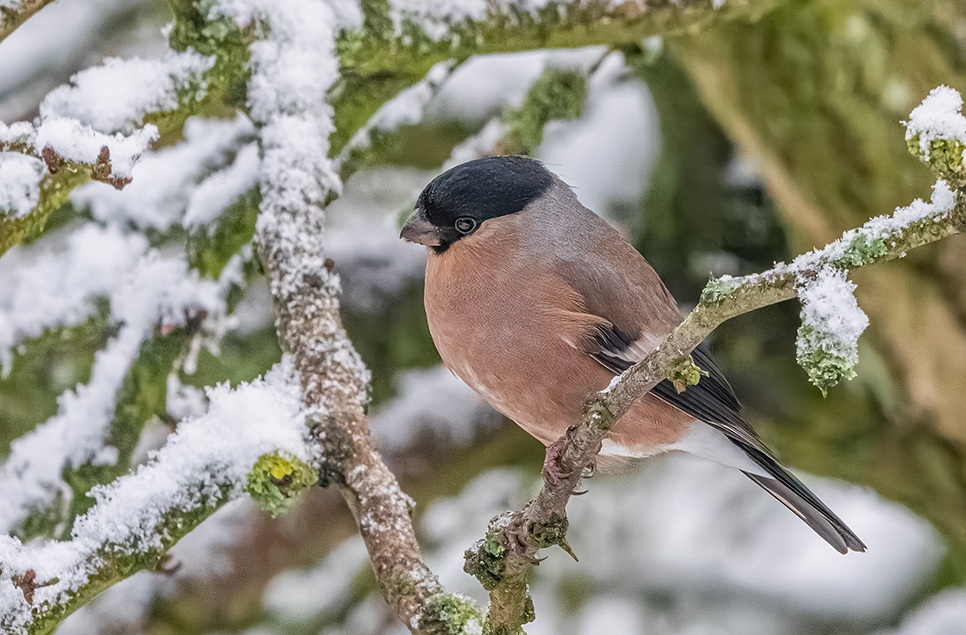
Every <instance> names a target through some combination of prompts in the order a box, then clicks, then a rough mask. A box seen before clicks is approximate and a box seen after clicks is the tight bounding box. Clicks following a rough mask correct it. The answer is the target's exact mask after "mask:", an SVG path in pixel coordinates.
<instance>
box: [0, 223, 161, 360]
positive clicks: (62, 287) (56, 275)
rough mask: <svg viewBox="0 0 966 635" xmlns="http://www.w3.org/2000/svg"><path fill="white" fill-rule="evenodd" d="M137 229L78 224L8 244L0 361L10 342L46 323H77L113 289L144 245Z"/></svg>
mask: <svg viewBox="0 0 966 635" xmlns="http://www.w3.org/2000/svg"><path fill="white" fill-rule="evenodd" d="M147 247H148V243H147V240H146V239H145V238H144V237H143V236H140V235H136V234H130V235H126V234H124V233H122V232H121V231H120V230H119V229H117V228H114V227H107V228H102V227H97V226H96V225H83V226H81V227H80V228H76V229H68V230H65V231H61V232H57V233H56V234H53V235H49V236H46V237H45V238H44V240H43V241H40V242H38V243H34V244H33V245H28V246H18V247H14V248H12V249H11V250H10V251H9V252H7V254H6V255H4V257H3V258H2V259H0V366H2V367H3V370H4V372H10V369H11V364H12V361H13V351H12V349H13V347H15V346H16V345H17V344H19V343H20V342H21V341H23V340H24V339H27V338H32V337H39V336H40V335H41V334H42V333H43V332H44V331H45V330H47V329H55V328H59V327H62V326H77V325H79V324H82V323H83V322H84V321H86V320H87V318H88V317H90V316H91V315H92V314H93V313H94V311H95V309H96V306H95V300H96V299H97V298H99V297H106V296H108V295H110V293H111V292H112V291H114V290H115V289H118V288H119V287H120V286H121V284H122V282H123V281H124V279H125V277H126V276H127V275H128V274H129V272H130V271H131V270H132V269H133V268H134V266H135V264H136V263H137V262H138V260H139V259H140V258H141V256H142V255H143V254H144V252H145V251H146V250H147Z"/></svg>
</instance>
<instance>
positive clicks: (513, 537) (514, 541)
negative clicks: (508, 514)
mask: <svg viewBox="0 0 966 635" xmlns="http://www.w3.org/2000/svg"><path fill="white" fill-rule="evenodd" d="M530 543H531V540H530V535H529V532H528V531H527V518H526V514H514V515H513V517H512V518H511V519H510V522H508V523H507V525H506V527H504V528H503V544H504V546H505V547H506V548H507V549H508V550H509V551H510V552H511V553H513V554H514V555H515V556H518V557H521V558H524V559H526V560H527V561H529V562H530V564H533V565H536V564H540V561H541V560H543V558H535V557H534V556H532V555H531V554H530V553H528V552H529V551H530V549H531V545H530Z"/></svg>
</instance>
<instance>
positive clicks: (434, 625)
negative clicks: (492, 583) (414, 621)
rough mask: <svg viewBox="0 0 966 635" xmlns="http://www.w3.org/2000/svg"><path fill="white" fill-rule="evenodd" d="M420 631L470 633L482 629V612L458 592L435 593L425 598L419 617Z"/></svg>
mask: <svg viewBox="0 0 966 635" xmlns="http://www.w3.org/2000/svg"><path fill="white" fill-rule="evenodd" d="M419 629H420V632H421V633H427V634H428V635H470V634H472V633H481V632H482V630H483V613H482V612H481V611H480V608H479V606H477V605H476V602H474V601H473V600H472V599H470V598H468V597H466V596H464V595H460V594H459V593H437V594H436V595H433V596H431V597H430V598H429V599H428V600H426V606H425V608H424V609H423V614H422V616H420V619H419Z"/></svg>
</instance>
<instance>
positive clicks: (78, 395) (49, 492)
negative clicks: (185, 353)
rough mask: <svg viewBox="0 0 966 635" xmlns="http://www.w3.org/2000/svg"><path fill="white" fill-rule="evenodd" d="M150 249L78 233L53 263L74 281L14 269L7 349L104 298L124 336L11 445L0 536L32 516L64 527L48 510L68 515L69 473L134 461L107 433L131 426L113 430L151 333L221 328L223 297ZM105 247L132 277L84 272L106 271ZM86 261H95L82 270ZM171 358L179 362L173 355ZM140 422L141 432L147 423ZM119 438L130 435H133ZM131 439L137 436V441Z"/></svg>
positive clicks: (3, 477) (179, 262) (39, 269)
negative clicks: (46, 291)
mask: <svg viewBox="0 0 966 635" xmlns="http://www.w3.org/2000/svg"><path fill="white" fill-rule="evenodd" d="M138 238H139V237H138ZM146 247H147V245H146V241H144V240H143V238H141V239H140V240H138V239H137V238H127V237H124V236H122V235H120V234H119V233H118V232H117V231H116V230H111V229H107V230H99V229H97V228H93V227H90V228H83V229H81V230H79V232H78V235H77V236H73V237H72V240H70V241H69V250H68V252H67V253H66V254H62V255H60V257H61V260H60V261H59V262H58V263H56V264H61V265H65V266H66V267H78V268H77V269H76V270H75V272H76V274H77V277H73V276H72V275H71V274H69V273H67V272H63V271H57V270H56V269H55V268H53V267H52V266H51V265H52V264H55V263H53V262H52V261H51V260H50V259H47V258H44V259H42V260H41V261H40V262H39V263H38V264H37V265H36V266H34V267H24V268H20V269H17V270H15V275H16V276H17V277H18V278H19V279H18V280H14V281H13V282H14V287H13V288H14V289H15V290H20V291H21V292H22V293H21V294H19V295H16V296H14V297H13V298H12V300H13V302H12V303H11V306H10V307H9V317H10V318H11V319H10V321H9V322H7V321H6V320H5V324H12V325H13V326H15V327H16V326H17V325H18V324H22V325H23V326H22V327H21V328H19V330H16V331H15V332H13V333H10V334H9V335H10V337H11V339H12V340H13V341H16V338H17V337H18V336H21V337H22V336H23V335H25V334H27V333H31V332H32V331H31V330H32V329H36V328H43V326H45V325H54V324H71V323H76V322H78V321H83V320H84V319H86V315H85V313H86V311H87V310H88V309H89V307H90V306H91V305H92V304H93V300H94V299H95V298H97V297H98V296H100V295H101V293H103V292H104V291H107V292H108V293H107V297H108V298H109V301H110V306H111V319H112V321H113V322H114V323H116V324H119V325H120V328H119V330H118V333H117V335H116V336H115V337H114V338H112V339H111V341H110V342H108V345H107V347H106V348H105V349H104V350H103V351H100V352H99V353H98V354H97V356H96V358H95V361H94V366H93V368H92V369H91V379H90V381H89V382H88V383H87V384H85V385H81V386H78V387H77V388H76V389H75V390H73V391H68V392H66V393H64V394H63V395H61V397H60V398H59V400H58V404H59V409H58V413H57V415H56V416H54V417H52V418H51V419H49V420H48V421H46V422H45V423H43V424H41V425H39V426H37V428H35V429H34V430H32V431H31V432H30V433H28V434H27V435H25V436H23V437H22V438H20V439H17V440H16V441H14V442H13V443H12V444H11V447H10V454H9V455H8V456H7V458H6V461H5V462H4V463H3V465H2V466H0V492H2V494H0V502H2V504H0V528H2V530H3V532H4V533H8V532H12V531H15V530H17V529H18V528H19V527H20V526H21V524H22V523H23V522H24V520H25V519H27V518H28V517H29V516H32V515H38V516H47V515H50V516H52V518H53V519H54V522H53V523H49V524H56V522H57V521H60V520H69V518H66V519H65V518H61V517H62V516H64V514H57V513H52V512H51V511H50V509H49V508H50V506H51V505H52V504H54V502H55V501H58V500H59V501H60V503H61V504H66V505H67V506H68V507H69V506H70V504H71V502H72V501H71V498H72V497H71V493H70V487H69V486H68V484H67V483H66V482H65V480H64V477H65V474H68V473H69V472H71V471H76V470H79V469H81V468H83V467H84V466H101V465H108V466H113V465H115V464H117V463H118V462H119V460H121V459H122V456H123V454H125V453H127V452H130V450H131V449H132V448H131V447H126V448H119V447H117V444H118V441H117V440H114V444H112V443H111V441H112V437H114V436H117V435H114V434H112V425H113V424H115V423H116V424H117V425H130V424H131V422H128V421H118V419H119V418H120V417H118V416H117V415H116V414H115V412H116V411H120V410H122V409H121V408H119V407H118V397H119V395H120V394H121V389H122V386H123V383H124V380H125V378H126V377H127V375H128V373H129V370H130V368H131V366H132V364H134V363H135V360H136V359H137V358H138V355H139V353H140V352H141V349H142V346H143V345H144V343H145V342H146V341H148V340H149V339H150V338H151V337H152V335H154V333H155V329H157V328H159V327H160V329H161V330H162V331H163V332H168V333H170V332H171V331H174V330H175V328H177V327H185V326H190V325H191V323H194V326H193V328H198V327H199V326H200V325H201V323H202V322H203V321H205V320H207V324H206V328H209V329H212V328H214V329H217V328H218V324H219V321H220V318H221V317H222V316H223V315H224V312H225V308H224V296H225V291H226V288H225V287H224V286H222V285H219V284H218V283H217V282H214V281H210V280H203V279H200V278H199V276H198V273H197V272H196V271H192V270H189V269H188V268H187V264H186V263H185V261H184V259H183V258H170V257H163V256H161V255H160V254H158V253H157V252H155V251H151V250H146ZM105 248H106V249H109V250H114V255H115V256H116V257H117V260H115V261H113V262H112V263H110V264H113V265H119V266H120V267H124V266H125V264H127V265H128V266H129V267H131V270H130V271H125V270H123V269H122V270H120V271H119V270H117V269H115V268H113V267H111V268H110V269H109V270H108V271H106V272H104V273H106V274H108V275H107V276H105V278H106V280H105V279H98V278H97V277H96V274H97V273H99V272H98V271H97V270H96V269H92V268H91V267H90V266H89V265H90V264H91V261H93V262H94V264H102V263H103V260H101V259H100V258H99V257H100V256H102V253H101V252H98V253H97V254H96V255H95V254H94V253H92V252H91V251H90V250H91V249H98V250H99V249H105ZM138 251H140V252H141V253H138ZM85 258H88V259H91V260H88V261H85ZM80 267H84V268H80ZM111 277H113V278H114V282H116V283H117V286H116V287H115V288H109V287H108V288H104V287H103V285H104V284H105V282H107V283H108V284H110V282H111ZM65 283H66V284H71V283H73V284H72V287H71V288H69V289H68V290H67V292H66V293H64V294H61V295H58V294H57V293H51V294H50V295H44V296H41V297H43V298H46V299H49V300H50V301H51V304H48V305H43V304H42V303H38V302H37V300H36V297H37V296H36V295H35V294H36V293H37V290H38V288H43V287H44V286H45V285H51V284H53V285H61V284H65ZM52 291H56V290H55V289H54V290H52ZM24 294H30V297H29V298H26V297H24ZM27 304H30V305H32V307H33V310H32V311H28V310H24V305H27ZM2 308H3V309H7V308H8V307H2ZM47 309H49V314H46V313H47ZM35 312H41V313H45V315H44V316H43V317H42V318H38V319H36V320H34V321H33V322H23V320H24V319H25V318H27V317H30V316H32V315H35ZM4 313H6V311H4ZM192 335H193V334H192ZM189 339H190V336H189ZM12 343H13V342H12V341H11V342H7V343H6V344H7V345H8V346H9V345H10V344H12ZM174 352H175V354H177V347H176V348H175V351H174ZM0 355H2V356H3V358H5V359H6V363H7V364H8V365H9V364H10V363H11V360H10V357H9V349H8V348H7V349H4V350H3V351H2V352H0ZM137 423H138V424H143V421H140V422H137ZM121 436H130V431H128V434H127V435H121ZM136 438H137V435H136V434H135V435H134V440H135V441H136ZM125 462H126V461H122V465H123V464H124V463H125ZM82 493H83V492H81V494H82Z"/></svg>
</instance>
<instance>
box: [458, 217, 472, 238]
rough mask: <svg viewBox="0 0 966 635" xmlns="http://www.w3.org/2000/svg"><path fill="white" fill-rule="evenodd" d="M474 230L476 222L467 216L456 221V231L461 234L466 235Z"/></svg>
mask: <svg viewBox="0 0 966 635" xmlns="http://www.w3.org/2000/svg"><path fill="white" fill-rule="evenodd" d="M474 229H476V221H475V220H473V219H472V218H470V217H469V216H460V217H459V218H457V219H456V231H458V232H459V233H461V234H468V233H470V232H471V231H473V230H474Z"/></svg>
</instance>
